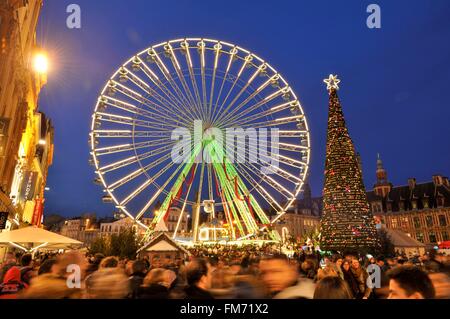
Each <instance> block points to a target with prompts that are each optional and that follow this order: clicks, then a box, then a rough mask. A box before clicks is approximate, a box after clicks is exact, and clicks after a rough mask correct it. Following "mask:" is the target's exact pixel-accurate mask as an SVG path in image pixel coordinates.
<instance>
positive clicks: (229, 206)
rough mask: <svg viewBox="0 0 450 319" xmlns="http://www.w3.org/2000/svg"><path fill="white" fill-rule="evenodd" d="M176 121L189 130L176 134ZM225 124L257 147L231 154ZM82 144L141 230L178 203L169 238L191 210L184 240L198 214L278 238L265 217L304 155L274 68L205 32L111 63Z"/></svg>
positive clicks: (109, 193) (252, 234)
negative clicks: (177, 156)
mask: <svg viewBox="0 0 450 319" xmlns="http://www.w3.org/2000/svg"><path fill="white" fill-rule="evenodd" d="M199 126H200V128H199ZM180 129H181V132H184V133H185V134H186V133H191V134H192V136H194V137H193V138H192V139H181V138H179V136H178V135H179V132H180ZM213 129H214V130H215V131H213ZM233 131H234V133H235V135H236V136H235V137H236V140H238V139H239V138H241V142H242V141H247V140H248V141H250V140H252V141H255V138H256V139H257V143H256V144H255V145H257V148H251V147H244V150H243V151H242V150H241V153H239V152H235V151H239V150H237V148H238V144H239V142H237V144H234V137H233V139H232V143H231V144H230V143H225V142H224V140H225V138H223V139H222V140H221V141H222V143H219V139H218V138H217V135H219V133H224V136H227V138H228V135H227V134H226V133H229V132H233ZM177 132H178V133H177ZM211 132H215V133H211ZM196 133H197V136H198V133H200V139H197V142H198V143H195V141H194V140H195V134H196ZM271 134H272V139H271V137H270V135H271ZM243 136H244V138H243V140H242V137H243ZM274 136H276V138H274ZM174 137H175V138H174ZM266 137H267V139H266ZM263 139H265V140H266V142H265V143H264V142H263ZM274 140H275V141H276V143H272V142H274ZM227 141H228V140H227ZM267 145H269V146H270V147H267V149H266V150H267V151H266V152H261V149H262V146H267ZM241 146H242V144H241ZM90 147H91V156H92V157H91V161H92V164H93V165H94V166H95V168H96V174H97V179H96V181H97V183H98V184H101V185H103V187H104V192H105V196H104V201H106V202H111V203H113V204H115V205H116V207H117V208H118V209H120V210H121V211H122V212H123V213H125V214H127V215H128V216H129V217H131V218H133V219H134V220H135V222H136V223H138V224H139V225H141V226H142V227H145V228H147V234H151V233H152V232H153V230H154V229H155V227H156V225H158V224H159V223H160V222H161V220H164V219H166V218H167V214H168V210H169V209H170V208H171V207H173V206H176V207H179V208H180V210H181V213H180V216H179V221H178V223H177V227H176V229H175V232H174V235H173V236H174V238H175V237H176V236H177V231H178V227H179V225H180V221H181V219H182V218H183V216H186V215H187V214H190V215H189V216H190V217H192V218H193V225H192V227H193V232H194V235H193V240H197V236H196V235H197V234H196V232H197V233H198V227H199V223H200V218H199V217H198V216H199V213H200V212H205V213H209V214H212V216H213V217H214V215H215V214H217V213H218V212H221V213H222V216H224V218H223V220H222V222H221V227H222V228H223V229H226V234H227V235H226V236H228V239H229V240H236V241H239V240H247V239H252V238H253V239H256V238H262V237H264V236H265V237H264V238H270V239H272V240H279V239H280V237H279V235H278V233H277V232H276V231H275V230H274V227H273V224H274V223H275V222H276V221H277V220H278V219H279V218H280V217H281V216H282V215H283V214H284V213H285V212H286V210H288V209H289V208H290V207H291V206H292V204H293V202H294V201H295V199H296V198H297V196H298V194H299V192H300V191H301V189H302V187H303V184H304V181H305V177H306V175H307V172H308V167H309V160H310V137H309V129H308V124H307V120H306V117H305V114H304V112H303V109H302V106H301V104H300V102H299V100H298V99H297V96H296V95H295V93H294V91H293V90H292V88H291V87H290V86H289V84H288V83H287V82H286V80H285V79H284V78H283V77H282V76H281V74H280V73H278V72H277V71H276V70H275V69H274V68H273V67H272V66H271V65H269V64H268V63H267V62H266V61H264V60H263V59H261V58H260V57H258V56H256V55H255V54H253V53H251V52H249V51H247V50H245V49H243V48H241V47H239V46H236V45H234V44H231V43H227V42H223V41H217V40H212V39H204V38H185V39H177V40H172V41H167V42H163V43H160V44H157V45H154V46H152V47H150V48H148V49H146V50H143V51H142V52H139V53H138V54H136V55H135V56H133V57H131V58H130V59H129V60H128V61H126V62H125V63H124V64H123V65H122V66H120V67H119V68H118V70H117V71H116V72H115V73H114V74H113V76H112V77H111V78H110V79H109V80H108V81H107V83H106V85H105V87H104V88H103V90H102V91H101V94H100V96H99V97H98V101H97V104H96V106H95V111H94V113H93V115H92V127H91V133H90ZM176 147H178V148H176ZM185 147H187V149H189V150H190V151H189V152H185V153H183V160H182V161H176V160H174V153H176V154H180V153H179V152H178V151H179V150H180V148H181V149H182V150H184V149H186V148H185ZM174 149H176V150H177V151H176V152H174ZM269 149H270V150H269ZM233 152H235V153H233ZM229 154H238V156H237V157H239V154H240V159H241V160H236V159H235V158H232V156H230V155H229ZM205 157H209V161H206V160H204V159H205ZM250 158H252V159H255V158H256V160H252V161H250V160H249V159H250ZM274 158H276V162H274V161H273V159H274ZM199 159H200V160H199ZM202 159H203V160H202ZM274 163H275V164H274ZM263 168H266V169H263ZM267 168H271V170H270V169H267ZM144 217H153V219H152V221H151V223H150V224H144V223H142V218H144Z"/></svg>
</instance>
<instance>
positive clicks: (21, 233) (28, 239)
mask: <svg viewBox="0 0 450 319" xmlns="http://www.w3.org/2000/svg"><path fill="white" fill-rule="evenodd" d="M0 245H3V246H5V245H8V246H14V247H16V248H19V249H22V250H24V251H27V252H34V251H37V250H39V249H55V250H56V249H73V248H78V247H80V246H82V245H83V243H82V242H80V241H78V240H75V239H72V238H69V237H65V236H62V235H59V234H56V233H53V232H50V231H47V230H44V229H42V228H38V227H33V226H31V227H26V228H21V229H16V230H12V231H7V232H2V233H0Z"/></svg>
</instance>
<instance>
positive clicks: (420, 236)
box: [416, 231, 450, 243]
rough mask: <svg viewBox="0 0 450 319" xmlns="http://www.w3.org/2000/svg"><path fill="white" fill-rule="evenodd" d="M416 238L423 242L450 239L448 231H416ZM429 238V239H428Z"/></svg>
mask: <svg viewBox="0 0 450 319" xmlns="http://www.w3.org/2000/svg"><path fill="white" fill-rule="evenodd" d="M426 236H428V238H426ZM416 239H417V240H418V241H420V242H421V243H437V242H439V241H447V240H449V239H450V237H449V234H448V232H447V231H442V232H438V233H435V232H434V231H431V232H428V233H427V234H424V233H422V232H419V233H416ZM427 239H428V240H427Z"/></svg>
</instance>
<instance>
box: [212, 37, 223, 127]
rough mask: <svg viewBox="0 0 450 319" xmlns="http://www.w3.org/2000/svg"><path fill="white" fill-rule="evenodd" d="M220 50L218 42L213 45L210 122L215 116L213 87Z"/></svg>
mask: <svg viewBox="0 0 450 319" xmlns="http://www.w3.org/2000/svg"><path fill="white" fill-rule="evenodd" d="M221 49H222V45H221V44H220V42H219V43H217V44H216V45H214V69H213V75H212V79H211V89H210V94H209V110H210V114H209V119H210V121H212V119H213V117H214V115H215V114H214V109H215V107H214V106H213V98H214V85H215V82H216V74H217V67H218V65H219V57H220V50H221Z"/></svg>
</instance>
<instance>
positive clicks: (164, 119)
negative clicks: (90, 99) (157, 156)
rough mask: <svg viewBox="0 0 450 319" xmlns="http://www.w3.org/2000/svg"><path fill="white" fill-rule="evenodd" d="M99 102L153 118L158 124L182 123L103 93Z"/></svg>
mask: <svg viewBox="0 0 450 319" xmlns="http://www.w3.org/2000/svg"><path fill="white" fill-rule="evenodd" d="M101 103H104V104H106V105H109V106H112V107H114V108H117V109H120V110H123V111H126V112H129V113H132V114H137V115H140V116H142V117H145V118H147V119H153V120H155V121H157V122H159V124H167V122H169V121H170V122H172V121H175V122H178V125H177V126H179V125H180V124H181V125H182V124H183V123H182V122H179V121H176V119H175V118H170V117H166V116H164V117H161V116H160V115H157V114H155V113H152V112H150V111H147V110H144V109H141V108H140V107H138V106H136V105H134V104H131V103H127V102H124V101H121V100H119V99H115V98H112V97H110V96H106V95H103V96H102V98H101ZM167 125H169V124H167ZM177 126H176V125H172V127H177Z"/></svg>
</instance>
